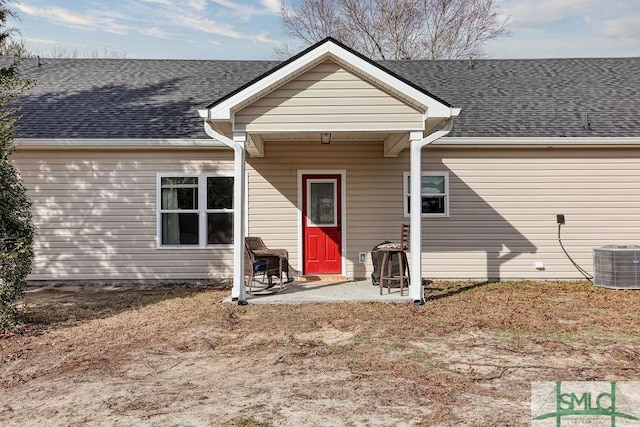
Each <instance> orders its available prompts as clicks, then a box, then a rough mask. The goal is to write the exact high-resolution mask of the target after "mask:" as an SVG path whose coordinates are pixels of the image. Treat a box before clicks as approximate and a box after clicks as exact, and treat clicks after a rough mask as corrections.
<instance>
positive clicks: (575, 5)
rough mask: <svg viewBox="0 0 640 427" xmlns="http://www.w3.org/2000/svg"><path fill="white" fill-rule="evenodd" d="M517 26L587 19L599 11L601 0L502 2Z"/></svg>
mask: <svg viewBox="0 0 640 427" xmlns="http://www.w3.org/2000/svg"><path fill="white" fill-rule="evenodd" d="M502 7H503V9H504V10H505V11H506V12H507V13H508V14H510V15H511V17H512V19H513V25H514V26H518V27H525V28H529V27H539V26H549V25H552V24H554V23H557V22H559V21H562V20H565V19H568V18H576V17H578V18H581V19H589V18H590V16H591V15H593V14H597V13H600V12H598V11H599V10H601V8H602V2H601V0H518V1H515V0H511V1H509V2H505V3H504V4H503V6H502Z"/></svg>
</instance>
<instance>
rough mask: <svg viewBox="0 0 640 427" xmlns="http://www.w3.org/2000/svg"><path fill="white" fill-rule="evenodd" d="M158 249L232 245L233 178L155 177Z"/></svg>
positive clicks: (200, 176) (160, 175)
mask: <svg viewBox="0 0 640 427" xmlns="http://www.w3.org/2000/svg"><path fill="white" fill-rule="evenodd" d="M157 187H158V196H157V197H158V200H157V203H158V246H159V247H206V246H208V245H230V244H232V243H233V177H229V176H214V175H179V174H176V175H171V174H158V178H157Z"/></svg>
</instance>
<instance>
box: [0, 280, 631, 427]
mask: <svg viewBox="0 0 640 427" xmlns="http://www.w3.org/2000/svg"><path fill="white" fill-rule="evenodd" d="M226 295H228V291H227V290H220V289H212V288H210V287H206V286H200V287H194V286H186V285H184V286H162V287H160V286H156V287H151V286H133V285H132V286H120V287H104V286H98V287H65V286H58V287H45V288H32V289H29V291H28V294H27V304H28V310H29V311H28V315H27V318H26V324H25V325H24V327H23V328H22V330H21V331H20V332H19V333H18V334H15V335H8V334H7V335H5V336H3V337H2V338H0V357H1V358H2V370H1V371H0V425H3V426H26V425H34V426H81V425H82V426H85V425H89V426H128V425H135V426H391V425H393V426H402V425H422V426H431V425H443V426H453V425H455V426H460V425H469V426H512V425H529V424H530V420H531V415H530V410H531V409H530V387H531V381H542V380H545V381H555V380H566V381H568V380H636V381H637V380H638V379H640V342H639V340H638V331H639V330H640V291H613V290H603V289H599V288H595V287H593V286H592V285H590V284H588V283H555V282H539V283H534V282H516V283H493V284H484V283H439V282H436V283H433V284H431V285H430V286H429V289H428V299H429V301H428V303H427V304H426V305H425V306H423V307H416V306H414V305H411V304H402V305H397V304H374V303H360V304H346V303H343V304H308V305H248V306H238V305H232V304H223V303H221V300H222V299H223V298H224V297H225V296H226Z"/></svg>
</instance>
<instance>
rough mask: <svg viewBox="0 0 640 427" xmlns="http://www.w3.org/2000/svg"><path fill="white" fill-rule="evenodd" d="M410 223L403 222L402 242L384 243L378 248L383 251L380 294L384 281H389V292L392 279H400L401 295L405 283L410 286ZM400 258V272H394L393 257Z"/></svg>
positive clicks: (389, 291)
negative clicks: (408, 251) (408, 256)
mask: <svg viewBox="0 0 640 427" xmlns="http://www.w3.org/2000/svg"><path fill="white" fill-rule="evenodd" d="M408 245H409V225H407V224H402V228H401V231H400V243H389V244H386V245H382V246H380V247H379V248H378V250H380V251H382V252H383V255H382V263H381V264H382V265H381V266H380V295H382V289H383V288H384V282H385V280H386V281H387V293H391V281H392V280H398V281H400V295H401V296H404V285H405V281H406V283H407V288H408V286H409V281H410V276H409V261H408V259H407V252H406V251H407V250H408V249H409V246H408ZM394 256H395V257H396V258H397V260H398V273H397V274H394V272H393V257H394Z"/></svg>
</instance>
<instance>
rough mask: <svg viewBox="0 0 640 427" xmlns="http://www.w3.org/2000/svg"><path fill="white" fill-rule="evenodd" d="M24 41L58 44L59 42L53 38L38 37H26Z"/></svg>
mask: <svg viewBox="0 0 640 427" xmlns="http://www.w3.org/2000/svg"><path fill="white" fill-rule="evenodd" d="M24 41H26V42H29V43H38V44H51V45H54V44H57V43H58V42H57V41H55V40H51V39H39V38H37V37H25V38H24Z"/></svg>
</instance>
